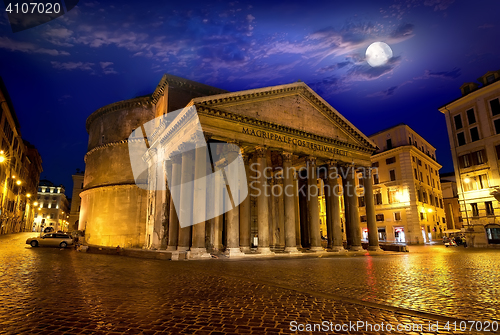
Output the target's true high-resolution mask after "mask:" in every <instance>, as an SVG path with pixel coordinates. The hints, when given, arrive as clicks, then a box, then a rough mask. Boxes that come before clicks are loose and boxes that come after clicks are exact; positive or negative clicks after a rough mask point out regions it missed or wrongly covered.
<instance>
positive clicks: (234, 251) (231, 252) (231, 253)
mask: <svg viewBox="0 0 500 335" xmlns="http://www.w3.org/2000/svg"><path fill="white" fill-rule="evenodd" d="M225 254H226V256H227V257H230V258H233V257H244V256H245V254H244V253H242V252H241V249H240V248H227V249H226V252H225Z"/></svg>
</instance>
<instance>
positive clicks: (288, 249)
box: [285, 247, 301, 254]
mask: <svg viewBox="0 0 500 335" xmlns="http://www.w3.org/2000/svg"><path fill="white" fill-rule="evenodd" d="M285 252H288V253H289V254H301V252H300V251H299V249H297V247H286V248H285Z"/></svg>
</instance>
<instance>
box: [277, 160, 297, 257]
mask: <svg viewBox="0 0 500 335" xmlns="http://www.w3.org/2000/svg"><path fill="white" fill-rule="evenodd" d="M281 157H282V158H283V196H284V211H285V252H290V253H297V252H299V251H298V250H297V240H296V234H295V229H296V227H295V211H296V208H295V187H294V180H293V178H294V171H293V169H292V153H290V152H283V153H282V154H281Z"/></svg>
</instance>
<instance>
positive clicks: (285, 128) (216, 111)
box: [197, 106, 373, 153]
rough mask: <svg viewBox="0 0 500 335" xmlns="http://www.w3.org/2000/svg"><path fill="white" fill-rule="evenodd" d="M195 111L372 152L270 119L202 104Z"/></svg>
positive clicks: (367, 148)
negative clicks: (265, 119) (266, 119)
mask: <svg viewBox="0 0 500 335" xmlns="http://www.w3.org/2000/svg"><path fill="white" fill-rule="evenodd" d="M197 111H198V113H199V114H200V115H207V116H210V117H216V118H221V119H226V120H230V121H233V122H237V123H240V124H243V125H249V126H258V127H261V128H265V129H267V130H270V131H277V132H281V133H286V134H289V135H292V136H297V137H302V138H306V139H310V140H314V141H317V142H323V143H327V144H330V145H335V146H338V147H341V148H346V149H355V150H359V151H363V152H366V153H372V152H373V148H371V147H362V146H359V145H355V144H352V143H347V142H344V141H341V140H337V139H333V138H330V137H326V136H320V135H316V134H313V133H309V132H306V131H303V130H298V129H295V128H291V127H288V126H284V125H280V124H278V123H274V122H270V121H263V120H260V119H257V118H253V117H250V116H243V115H239V114H235V113H231V112H228V111H224V110H220V109H215V108H210V107H204V106H197Z"/></svg>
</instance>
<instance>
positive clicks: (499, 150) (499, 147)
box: [495, 145, 500, 159]
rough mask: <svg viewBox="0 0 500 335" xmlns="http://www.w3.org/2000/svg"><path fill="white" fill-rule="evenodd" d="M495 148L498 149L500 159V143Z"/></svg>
mask: <svg viewBox="0 0 500 335" xmlns="http://www.w3.org/2000/svg"><path fill="white" fill-rule="evenodd" d="M495 150H496V151H497V159H500V145H497V146H496V147H495Z"/></svg>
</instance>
